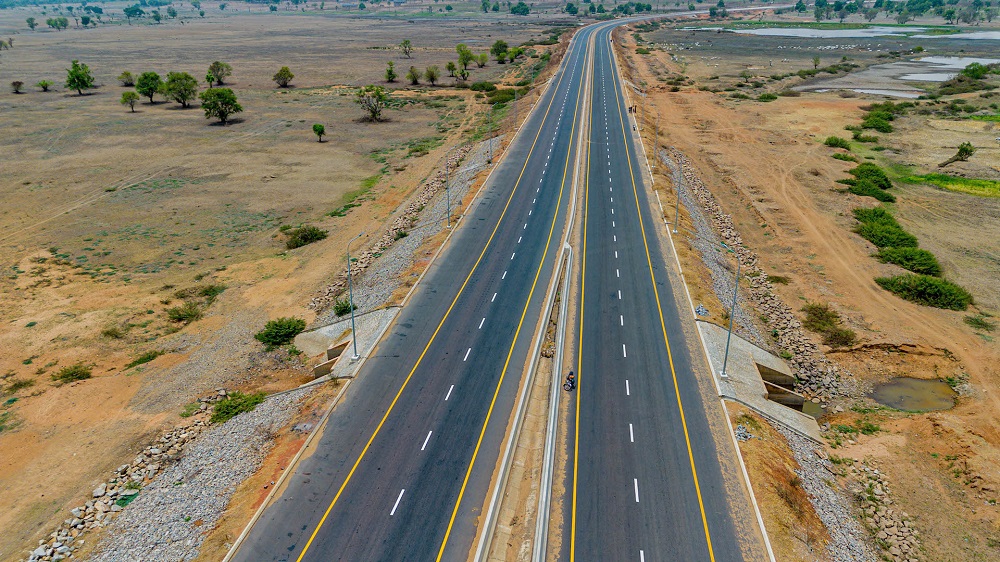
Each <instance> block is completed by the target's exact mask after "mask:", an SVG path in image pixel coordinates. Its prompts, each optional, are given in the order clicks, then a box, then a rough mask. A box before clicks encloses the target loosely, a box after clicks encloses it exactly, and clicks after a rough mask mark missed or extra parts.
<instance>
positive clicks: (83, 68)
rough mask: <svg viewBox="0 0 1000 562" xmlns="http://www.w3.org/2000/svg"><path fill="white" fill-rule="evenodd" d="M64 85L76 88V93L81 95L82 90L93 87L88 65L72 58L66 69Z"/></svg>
mask: <svg viewBox="0 0 1000 562" xmlns="http://www.w3.org/2000/svg"><path fill="white" fill-rule="evenodd" d="M66 87H67V88H69V89H70V90H76V93H77V94H79V95H81V96H82V95H83V91H84V90H87V89H89V88H93V87H94V75H93V74H91V73H90V67H88V66H87V65H85V64H83V63H81V62H80V61H78V60H74V61H72V62H71V63H70V67H69V68H67V69H66Z"/></svg>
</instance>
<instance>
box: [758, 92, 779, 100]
mask: <svg viewBox="0 0 1000 562" xmlns="http://www.w3.org/2000/svg"><path fill="white" fill-rule="evenodd" d="M776 99H778V96H776V95H775V94H771V93H767V94H761V95H759V96H757V101H774V100H776Z"/></svg>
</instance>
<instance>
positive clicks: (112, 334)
mask: <svg viewBox="0 0 1000 562" xmlns="http://www.w3.org/2000/svg"><path fill="white" fill-rule="evenodd" d="M101 335H102V336H103V337H106V338H109V339H113V340H120V339H122V338H124V337H125V329H124V328H122V327H121V326H117V325H110V326H107V327H105V328H104V329H103V330H101Z"/></svg>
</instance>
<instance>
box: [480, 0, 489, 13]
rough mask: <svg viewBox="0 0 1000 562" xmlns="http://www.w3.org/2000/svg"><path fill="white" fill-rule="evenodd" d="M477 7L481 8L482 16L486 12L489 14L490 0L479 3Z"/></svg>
mask: <svg viewBox="0 0 1000 562" xmlns="http://www.w3.org/2000/svg"><path fill="white" fill-rule="evenodd" d="M479 7H480V8H482V10H483V13H484V14H485V13H487V12H489V11H490V0H483V1H482V3H480V6H479Z"/></svg>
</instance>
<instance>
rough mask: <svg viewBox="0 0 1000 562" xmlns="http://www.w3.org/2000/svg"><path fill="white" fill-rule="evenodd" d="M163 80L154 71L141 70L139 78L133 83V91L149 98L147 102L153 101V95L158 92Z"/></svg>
mask: <svg viewBox="0 0 1000 562" xmlns="http://www.w3.org/2000/svg"><path fill="white" fill-rule="evenodd" d="M162 86H163V80H162V79H161V78H160V75H159V74H157V73H155V72H143V73H142V74H140V75H139V80H137V81H136V83H135V91H137V92H139V94H141V95H142V96H143V97H147V98H149V103H153V96H155V95H156V94H157V93H159V92H160V88H161V87H162Z"/></svg>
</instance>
